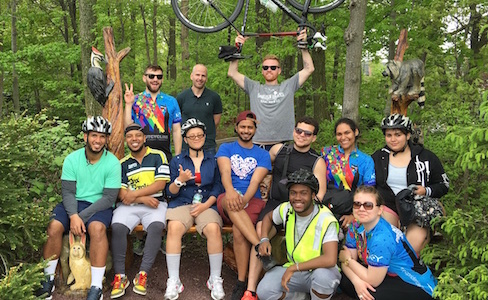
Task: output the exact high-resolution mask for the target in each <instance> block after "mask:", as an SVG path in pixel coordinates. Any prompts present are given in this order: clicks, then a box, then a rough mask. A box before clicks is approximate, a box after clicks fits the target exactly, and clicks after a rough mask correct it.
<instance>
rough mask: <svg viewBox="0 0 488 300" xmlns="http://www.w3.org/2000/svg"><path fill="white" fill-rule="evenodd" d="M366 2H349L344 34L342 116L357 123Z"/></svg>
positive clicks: (357, 0)
mask: <svg viewBox="0 0 488 300" xmlns="http://www.w3.org/2000/svg"><path fill="white" fill-rule="evenodd" d="M366 3H367V2H366V0H351V2H350V4H349V11H350V17H349V26H348V27H347V29H346V31H345V32H344V42H345V43H346V71H345V74H344V99H343V101H342V116H343V117H347V118H350V119H352V120H354V121H356V122H358V121H359V90H360V87H361V58H362V55H361V53H362V49H363V34H364V23H365V19H366Z"/></svg>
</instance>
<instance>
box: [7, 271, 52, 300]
mask: <svg viewBox="0 0 488 300" xmlns="http://www.w3.org/2000/svg"><path fill="white" fill-rule="evenodd" d="M43 267H44V265H43V263H38V264H34V265H25V264H19V265H18V266H15V267H12V268H11V269H10V270H9V272H8V275H7V276H5V277H3V278H2V279H1V280H0V295H8V299H36V297H34V295H33V293H32V291H34V290H36V289H37V288H39V282H41V280H42V279H43V277H44V275H43ZM2 299H3V298H2Z"/></svg>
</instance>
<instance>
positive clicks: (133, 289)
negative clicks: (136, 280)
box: [132, 287, 147, 296]
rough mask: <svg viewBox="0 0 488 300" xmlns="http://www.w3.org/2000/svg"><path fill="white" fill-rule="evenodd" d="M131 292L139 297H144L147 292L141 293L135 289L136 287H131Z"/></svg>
mask: <svg viewBox="0 0 488 300" xmlns="http://www.w3.org/2000/svg"><path fill="white" fill-rule="evenodd" d="M132 291H133V292H134V293H136V294H138V295H141V296H146V294H147V291H146V292H143V291H139V290H138V289H136V287H133V288H132Z"/></svg>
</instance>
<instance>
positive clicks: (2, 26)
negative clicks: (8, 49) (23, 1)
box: [0, 4, 5, 119]
mask: <svg viewBox="0 0 488 300" xmlns="http://www.w3.org/2000/svg"><path fill="white" fill-rule="evenodd" d="M1 14H2V5H1V4H0V15H1ZM4 32H5V21H0V53H3V40H4V38H3V34H4ZM4 74H5V73H4V69H3V67H2V66H0V119H1V118H2V117H3V100H4V98H3V78H4Z"/></svg>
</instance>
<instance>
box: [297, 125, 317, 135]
mask: <svg viewBox="0 0 488 300" xmlns="http://www.w3.org/2000/svg"><path fill="white" fill-rule="evenodd" d="M295 132H296V134H298V135H301V134H302V133H303V134H304V135H305V136H306V137H311V136H312V135H313V132H311V131H308V130H303V129H301V128H298V127H295Z"/></svg>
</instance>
